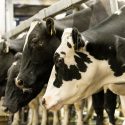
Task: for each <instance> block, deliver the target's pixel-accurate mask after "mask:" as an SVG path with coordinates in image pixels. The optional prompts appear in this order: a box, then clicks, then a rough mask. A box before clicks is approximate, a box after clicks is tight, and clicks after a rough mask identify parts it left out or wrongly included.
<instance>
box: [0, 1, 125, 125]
mask: <svg viewBox="0 0 125 125" xmlns="http://www.w3.org/2000/svg"><path fill="white" fill-rule="evenodd" d="M124 6H125V0H0V125H125V121H124V120H125V95H117V94H115V93H114V92H112V91H111V90H109V89H106V88H105V87H101V89H98V91H96V92H95V93H94V94H93V95H91V94H89V97H85V98H84V97H83V99H82V98H80V100H78V101H76V102H74V103H73V104H64V106H63V107H61V108H60V109H58V110H55V109H56V108H54V107H53V109H54V110H51V109H48V108H47V107H46V106H45V104H46V102H45V100H43V98H42V97H43V95H44V93H45V91H46V88H47V86H49V85H48V81H49V76H50V74H51V70H52V67H53V65H54V62H53V58H54V57H53V55H54V52H55V51H56V49H57V48H58V46H59V44H58V45H56V44H57V42H56V41H60V42H61V38H62V34H63V31H64V30H65V28H69V27H70V28H74V27H75V28H77V30H78V31H79V32H85V31H86V30H88V29H91V28H93V27H96V26H97V25H99V24H100V23H102V22H104V23H108V21H110V20H112V18H113V15H114V14H116V15H117V16H120V14H121V13H122V11H125V10H124V9H121V8H124ZM124 15H125V12H124V14H123V16H124ZM106 20H108V21H107V22H106ZM124 21H125V20H124ZM121 22H123V20H120V21H119V22H118V23H117V24H115V25H116V26H117V25H119V23H121ZM111 25H112V24H111ZM123 27H124V26H123ZM106 28H108V27H106ZM109 28H111V26H110V27H109ZM121 31H122V27H121ZM124 33H125V32H124ZM98 35H99V34H98ZM98 35H97V36H98ZM106 37H108V35H107V36H106ZM123 39H124V38H123ZM77 40H78V39H77ZM74 42H75V41H74ZM107 42H108V41H107ZM37 43H39V46H38V45H37ZM49 43H51V44H49ZM58 43H59V42H58ZM124 44H125V42H124ZM67 46H68V47H69V48H71V45H70V43H68V44H67ZM78 46H79V45H78ZM120 47H121V49H124V48H123V45H122V44H121V46H120ZM31 48H32V49H31ZM48 48H49V49H48ZM64 49H65V48H64ZM110 49H111V48H110ZM26 50H27V51H26ZM39 50H40V51H39ZM52 50H53V51H52ZM38 51H39V52H38ZM118 52H119V50H118ZM50 53H51V54H50ZM26 54H27V57H26V59H27V60H28V59H30V58H31V60H30V61H24V57H25V55H26ZM33 54H34V55H35V57H33ZM49 54H50V55H49ZM62 54H63V55H65V54H66V53H64V52H62ZM103 54H104V55H105V53H103ZM37 56H38V57H39V58H38V57H37ZM102 56H103V55H102ZM32 57H33V58H32ZM38 59H39V60H40V62H39V63H38V62H37V61H38ZM41 60H42V61H43V62H42V64H40V63H41ZM123 60H125V59H123ZM59 63H60V62H59ZM32 64H33V65H35V69H34V67H32V68H31V69H30V71H29V70H26V69H27V67H28V66H29V67H30V66H31V65H32ZM22 65H23V66H22ZM41 67H44V69H43V68H41ZM48 67H49V68H48ZM116 67H117V65H116ZM123 67H124V64H123ZM106 68H107V67H105V70H106ZM21 69H25V70H26V71H25V72H24V70H21ZM34 70H35V71H36V72H35V74H33V72H34ZM38 70H39V72H38ZM26 72H28V75H27V76H26V78H25V82H24V80H21V79H19V76H21V75H20V73H22V74H23V75H24V74H25V73H26ZM102 72H103V71H102ZM104 72H105V71H104ZM38 73H39V74H38ZM40 73H41V74H40ZM32 74H33V75H32ZM37 74H38V75H37ZM69 74H70V72H69ZM35 75H36V76H37V77H36V76H35ZM55 75H56V74H55ZM74 75H77V73H76V72H75V70H74ZM34 76H35V78H34ZM96 77H98V76H96ZM34 79H35V80H34ZM30 80H31V81H32V82H31V84H32V83H33V81H34V84H33V85H32V86H30V87H29V86H28V85H31V84H30ZM58 82H60V81H58ZM83 82H84V81H83ZM25 83H27V85H25ZM67 84H68V83H67ZM69 84H72V83H69ZM100 84H101V83H100ZM123 84H124V83H123ZM62 86H63V85H62ZM56 87H57V89H58V88H60V86H58V85H56ZM96 87H97V86H96V85H95V86H94V85H93V89H94V88H96ZM123 87H124V86H123ZM123 87H122V89H121V88H118V89H120V90H121V91H122V90H123ZM55 90H56V89H55ZM70 91H71V92H72V91H73V90H72V89H70ZM124 91H125V90H124ZM69 93H70V92H67V91H65V90H64V95H68V94H69ZM90 93H91V90H90ZM74 96H75V95H74Z"/></svg>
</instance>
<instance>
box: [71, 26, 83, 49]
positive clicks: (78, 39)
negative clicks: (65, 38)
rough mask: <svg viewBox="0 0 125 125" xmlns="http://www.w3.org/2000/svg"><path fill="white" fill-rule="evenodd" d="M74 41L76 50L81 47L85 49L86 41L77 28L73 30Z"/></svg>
mask: <svg viewBox="0 0 125 125" xmlns="http://www.w3.org/2000/svg"><path fill="white" fill-rule="evenodd" d="M72 39H73V42H74V47H75V50H78V49H79V48H80V47H84V41H83V39H82V36H81V34H80V32H79V31H78V29H77V28H73V30H72Z"/></svg>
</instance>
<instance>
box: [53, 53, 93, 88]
mask: <svg viewBox="0 0 125 125" xmlns="http://www.w3.org/2000/svg"><path fill="white" fill-rule="evenodd" d="M76 54H77V55H78V56H74V58H75V61H76V63H77V66H75V65H70V67H69V68H68V66H67V65H66V64H65V63H64V64H61V66H60V67H58V66H56V65H55V70H56V74H55V77H56V79H55V81H54V83H53V85H54V86H56V87H57V88H59V87H60V86H62V84H63V82H62V80H65V81H71V80H73V79H77V80H79V79H81V74H80V72H79V71H81V72H85V71H86V70H87V65H86V64H85V63H92V61H91V60H90V59H89V58H88V57H87V55H86V54H83V53H80V52H76ZM58 56H59V55H58Z"/></svg>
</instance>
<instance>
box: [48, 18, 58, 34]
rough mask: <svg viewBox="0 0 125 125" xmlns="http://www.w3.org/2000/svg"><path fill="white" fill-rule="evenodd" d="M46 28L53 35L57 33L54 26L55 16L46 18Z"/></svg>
mask: <svg viewBox="0 0 125 125" xmlns="http://www.w3.org/2000/svg"><path fill="white" fill-rule="evenodd" d="M46 28H47V31H48V33H49V34H50V35H51V36H52V35H53V34H56V29H55V27H54V20H53V18H51V17H49V18H47V19H46Z"/></svg>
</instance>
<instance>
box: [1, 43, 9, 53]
mask: <svg viewBox="0 0 125 125" xmlns="http://www.w3.org/2000/svg"><path fill="white" fill-rule="evenodd" d="M0 51H1V52H3V53H8V52H9V46H8V45H7V43H6V42H5V41H2V42H0Z"/></svg>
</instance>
